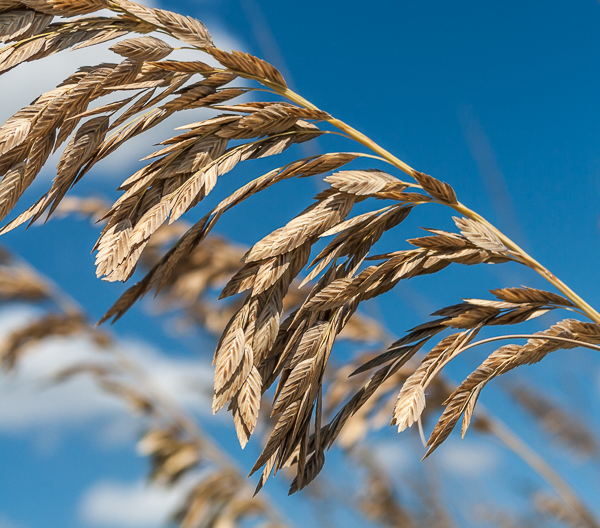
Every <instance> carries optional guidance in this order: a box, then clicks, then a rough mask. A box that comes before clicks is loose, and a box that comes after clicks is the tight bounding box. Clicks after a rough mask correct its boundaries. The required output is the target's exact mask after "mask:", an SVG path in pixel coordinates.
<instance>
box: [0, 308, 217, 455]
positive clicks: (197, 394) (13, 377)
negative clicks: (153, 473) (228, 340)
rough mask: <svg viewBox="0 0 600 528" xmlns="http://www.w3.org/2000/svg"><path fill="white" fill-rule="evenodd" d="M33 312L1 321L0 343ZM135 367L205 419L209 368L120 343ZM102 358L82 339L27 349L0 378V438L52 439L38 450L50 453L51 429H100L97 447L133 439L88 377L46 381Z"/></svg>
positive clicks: (119, 408) (123, 413) (125, 414)
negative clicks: (34, 435)
mask: <svg viewBox="0 0 600 528" xmlns="http://www.w3.org/2000/svg"><path fill="white" fill-rule="evenodd" d="M31 316H32V312H31V311H28V310H12V311H11V312H10V316H6V314H5V316H0V339H1V338H2V336H6V335H7V334H8V333H9V331H10V330H11V329H13V330H14V329H16V328H18V327H20V326H22V325H23V324H25V323H26V322H27V321H28V320H30V318H31ZM118 346H119V347H120V348H121V349H122V350H123V351H124V352H125V353H126V354H127V355H128V356H129V357H131V358H132V359H133V361H134V362H135V363H136V364H139V365H141V366H143V368H144V370H145V371H146V372H147V373H148V374H149V376H150V377H151V378H152V380H153V383H154V384H155V385H156V387H157V388H158V390H160V391H162V392H164V393H165V394H166V395H168V396H169V397H170V398H172V399H173V400H175V401H176V402H178V403H179V404H181V405H182V406H184V407H186V408H187V409H189V410H190V411H192V412H195V413H199V414H206V415H208V414H210V412H211V411H210V409H211V405H210V394H211V392H212V390H211V387H212V367H210V365H208V363H206V362H200V361H198V360H194V359H185V358H170V357H168V356H166V355H164V354H161V353H159V352H157V351H156V350H154V349H153V348H152V347H151V346H149V345H148V344H146V343H140V342H134V341H130V342H121V343H119V345H118ZM106 354H107V352H106V351H102V350H101V349H99V348H98V346H97V345H96V344H95V343H93V342H92V341H91V340H89V339H87V338H85V337H73V338H68V339H67V338H52V339H48V340H45V341H42V342H41V343H40V344H39V345H37V346H35V347H32V349H30V350H29V351H28V352H27V353H26V354H25V355H24V357H23V358H22V360H21V361H20V362H19V364H18V369H17V371H16V372H12V373H9V374H8V375H1V376H0V433H5V434H21V433H24V432H28V431H43V432H44V434H43V435H41V436H43V437H45V438H50V439H54V440H53V442H51V443H50V444H49V445H45V444H44V445H43V446H42V445H40V446H39V447H40V449H41V450H42V451H48V450H50V451H51V450H52V445H55V443H56V435H55V434H53V432H55V431H56V430H60V429H62V428H70V429H74V428H81V427H84V426H86V425H89V424H90V423H100V424H102V427H103V430H102V431H101V433H100V434H99V435H98V437H97V440H98V442H99V443H100V444H101V445H103V446H106V447H110V446H113V445H119V444H122V443H123V442H125V441H130V440H132V439H133V438H135V434H136V432H137V431H138V429H137V427H136V421H135V420H134V419H131V417H130V416H129V411H128V410H127V409H126V407H125V406H124V405H123V403H122V402H121V401H120V400H118V399H117V398H115V397H114V396H110V395H107V394H106V393H105V392H103V391H102V390H101V389H99V388H98V386H97V384H96V383H95V382H94V381H93V380H92V379H91V378H89V377H87V376H80V377H75V378H72V379H71V380H68V381H65V382H62V383H60V384H51V383H49V379H50V378H51V376H52V375H53V374H54V373H56V372H59V371H60V370H62V369H63V368H65V367H69V366H72V365H74V364H77V363H81V362H86V361H88V362H89V361H90V360H93V359H96V360H98V359H100V358H102V357H103V356H105V355H106Z"/></svg>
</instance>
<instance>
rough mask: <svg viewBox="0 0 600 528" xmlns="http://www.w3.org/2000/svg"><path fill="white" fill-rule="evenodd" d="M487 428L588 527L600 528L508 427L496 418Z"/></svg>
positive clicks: (569, 489)
mask: <svg viewBox="0 0 600 528" xmlns="http://www.w3.org/2000/svg"><path fill="white" fill-rule="evenodd" d="M486 427H487V429H488V430H489V432H490V433H492V434H493V435H494V436H496V437H497V438H498V439H499V440H500V441H502V443H503V444H504V445H506V447H508V449H510V450H511V451H513V452H514V453H515V454H516V455H517V456H518V457H519V458H520V459H521V460H523V461H524V462H525V463H526V464H527V465H528V466H529V467H531V468H532V469H533V470H534V471H535V472H536V473H538V474H539V475H541V476H542V477H543V478H544V479H545V480H546V481H547V482H548V483H549V484H550V485H551V486H552V487H553V488H554V489H555V490H556V492H557V493H558V494H559V496H560V497H561V498H562V500H563V501H564V502H565V503H566V504H568V505H569V506H570V507H571V508H572V509H573V510H574V511H575V512H576V513H577V514H578V515H579V517H580V518H581V520H582V521H583V522H584V523H585V526H586V527H588V528H600V524H598V521H597V520H596V518H595V517H594V515H592V513H591V512H590V511H589V510H588V509H587V507H586V506H585V505H584V504H583V503H582V502H581V501H580V500H579V497H577V495H576V494H575V492H574V491H573V490H572V489H571V487H570V486H569V485H568V484H567V483H566V482H565V481H564V480H563V479H562V477H561V476H560V475H559V474H558V473H556V471H554V469H552V467H551V466H550V465H548V463H547V462H546V461H545V460H544V459H543V458H542V457H540V456H539V455H538V454H537V453H536V452H535V451H534V450H533V449H532V448H531V447H529V446H528V445H527V444H526V443H525V442H523V440H521V439H520V438H519V437H518V436H517V435H516V434H514V433H513V432H512V431H511V430H510V429H509V428H508V426H506V425H505V424H504V423H502V422H501V421H499V420H498V419H497V418H495V419H494V420H490V421H489V422H488V423H487V424H486Z"/></svg>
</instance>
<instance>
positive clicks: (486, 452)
mask: <svg viewBox="0 0 600 528" xmlns="http://www.w3.org/2000/svg"><path fill="white" fill-rule="evenodd" d="M436 455H437V456H438V459H439V462H440V465H441V467H442V468H443V469H444V470H446V471H448V472H449V473H452V474H456V475H460V476H464V477H474V478H477V477H480V476H482V475H486V474H489V473H490V472H491V471H494V470H495V469H497V468H498V465H499V462H500V460H499V457H498V451H497V449H495V448H494V447H493V446H492V445H491V444H487V443H484V442H475V441H468V440H466V441H465V442H461V441H456V440H455V441H452V440H450V441H448V442H446V443H445V444H444V445H443V446H441V447H440V448H439V449H438V451H437V452H436V453H435V455H433V456H436Z"/></svg>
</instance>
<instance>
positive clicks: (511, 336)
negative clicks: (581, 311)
mask: <svg viewBox="0 0 600 528" xmlns="http://www.w3.org/2000/svg"><path fill="white" fill-rule="evenodd" d="M505 339H540V340H542V341H561V342H563V343H570V344H573V345H577V346H580V347H583V348H589V349H591V350H597V351H600V346H598V345H592V344H591V343H584V342H583V341H578V340H577V339H569V338H568V337H558V336H547V335H542V334H509V335H502V336H496V337H488V338H487V339H482V340H481V341H477V342H476V343H470V344H469V345H467V346H466V347H464V348H459V352H460V353H462V352H464V351H465V350H468V349H469V348H474V347H476V346H479V345H484V344H485V343H491V342H493V341H502V340H505Z"/></svg>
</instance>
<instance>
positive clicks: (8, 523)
mask: <svg viewBox="0 0 600 528" xmlns="http://www.w3.org/2000/svg"><path fill="white" fill-rule="evenodd" d="M0 528H22V525H21V524H17V523H15V522H13V521H12V520H11V519H9V518H8V517H6V516H5V515H0Z"/></svg>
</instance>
